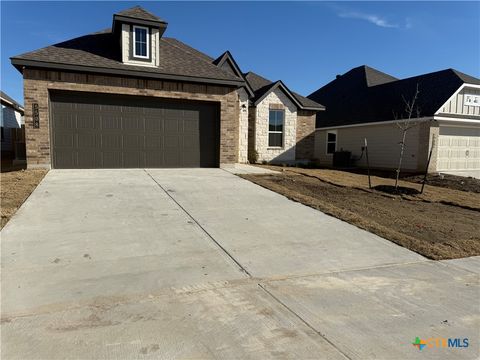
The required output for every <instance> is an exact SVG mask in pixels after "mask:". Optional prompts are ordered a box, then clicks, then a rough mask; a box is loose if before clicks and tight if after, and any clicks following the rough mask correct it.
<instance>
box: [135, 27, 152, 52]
mask: <svg viewBox="0 0 480 360" xmlns="http://www.w3.org/2000/svg"><path fill="white" fill-rule="evenodd" d="M133 56H134V57H139V58H144V59H148V57H149V54H148V28H146V27H141V26H134V27H133Z"/></svg>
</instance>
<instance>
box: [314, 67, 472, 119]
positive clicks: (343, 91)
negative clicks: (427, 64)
mask: <svg viewBox="0 0 480 360" xmlns="http://www.w3.org/2000/svg"><path fill="white" fill-rule="evenodd" d="M362 68H363V67H359V68H355V69H352V70H350V71H348V72H347V73H345V74H344V75H342V76H340V77H337V79H335V80H333V81H332V82H330V83H328V84H327V85H325V86H324V87H322V88H320V89H318V90H317V91H315V92H313V93H312V94H310V95H309V96H308V98H310V99H312V100H316V101H318V102H321V103H322V104H324V105H325V106H326V111H323V112H321V113H318V114H317V127H331V126H341V125H351V124H361V123H368V122H381V121H388V120H393V119H394V118H395V117H397V118H399V119H401V118H405V117H406V113H405V102H404V100H403V99H404V98H405V99H406V100H407V101H410V100H411V99H412V98H413V96H414V94H415V91H416V87H417V84H418V90H419V95H418V98H417V101H416V104H417V106H418V109H419V111H420V115H419V116H420V117H424V116H432V115H433V114H434V113H435V112H436V111H437V110H438V109H439V108H440V107H441V106H442V105H443V104H444V103H445V102H446V101H447V100H448V99H449V98H450V96H452V95H453V94H454V93H455V91H457V90H458V88H459V87H460V86H461V85H462V84H464V83H470V84H480V80H479V79H477V78H474V77H472V76H469V75H466V74H463V73H460V72H459V71H456V70H453V69H447V70H442V71H437V72H433V73H429V74H423V75H419V76H414V77H410V78H407V79H402V80H391V79H392V77H390V76H389V75H386V74H385V75H386V77H383V76H382V77H383V79H381V78H380V79H379V78H378V76H377V75H378V73H380V72H378V71H377V73H376V75H375V77H374V78H373V81H372V78H370V81H369V80H368V77H365V76H364V74H365V71H364V70H363V69H362ZM370 69H371V68H370ZM380 74H382V73H380ZM370 84H374V85H370Z"/></svg>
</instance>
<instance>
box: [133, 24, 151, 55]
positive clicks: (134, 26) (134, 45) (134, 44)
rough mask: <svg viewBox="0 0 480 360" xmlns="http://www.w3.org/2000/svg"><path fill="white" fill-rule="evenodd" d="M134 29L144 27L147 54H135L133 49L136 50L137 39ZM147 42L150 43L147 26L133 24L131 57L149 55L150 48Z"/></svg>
mask: <svg viewBox="0 0 480 360" xmlns="http://www.w3.org/2000/svg"><path fill="white" fill-rule="evenodd" d="M136 29H144V30H145V31H146V34H147V36H146V38H145V40H146V42H147V56H142V55H137V54H135V50H136V48H137V47H136V44H137V41H136V39H135V38H136V36H135V35H136V32H135V30H136ZM149 44H150V32H149V31H148V27H145V26H137V25H133V44H132V54H133V57H134V58H139V59H148V58H149V57H150V49H149V47H150V46H149Z"/></svg>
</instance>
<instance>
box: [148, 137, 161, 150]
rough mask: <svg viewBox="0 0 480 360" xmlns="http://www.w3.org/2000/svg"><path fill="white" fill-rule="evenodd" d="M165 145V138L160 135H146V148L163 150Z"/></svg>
mask: <svg viewBox="0 0 480 360" xmlns="http://www.w3.org/2000/svg"><path fill="white" fill-rule="evenodd" d="M162 145H163V139H162V137H161V136H158V135H154V134H153V135H146V136H145V148H146V149H157V150H161V149H162Z"/></svg>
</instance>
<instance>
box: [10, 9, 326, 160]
mask: <svg viewBox="0 0 480 360" xmlns="http://www.w3.org/2000/svg"><path fill="white" fill-rule="evenodd" d="M166 29H167V23H166V22H165V21H164V20H162V19H160V18H158V17H157V16H155V15H153V14H151V13H149V12H147V11H145V10H144V9H142V8H140V7H138V6H137V7H134V8H131V9H128V10H125V11H121V12H118V13H116V14H114V15H113V24H112V27H111V28H109V29H106V30H103V31H100V32H96V33H93V34H90V35H85V36H82V37H79V38H76V39H72V40H69V41H66V42H63V43H60V44H56V45H53V46H48V47H46V48H43V49H39V50H36V51H32V52H30V53H27V54H23V55H19V56H15V57H13V58H11V61H12V64H13V65H14V66H15V67H16V68H17V69H18V70H19V71H20V72H22V74H23V78H24V89H25V108H26V113H25V118H26V135H27V163H28V166H29V167H53V168H141V167H217V166H220V164H226V163H237V162H247V159H248V147H249V146H250V147H252V146H254V147H256V148H257V151H258V153H259V160H278V161H297V160H304V159H307V160H308V157H309V156H311V155H312V154H313V147H314V141H313V140H314V131H315V124H314V119H315V113H316V112H317V111H318V110H322V109H323V107H322V106H321V105H319V104H317V103H315V102H314V101H311V100H308V99H306V98H303V97H301V96H300V95H298V94H295V93H292V92H291V91H290V90H289V89H288V88H287V87H286V86H285V85H284V84H282V83H281V82H276V83H274V84H272V85H268V84H269V83H270V82H268V81H267V80H265V79H262V78H260V77H258V79H259V80H258V81H254V79H253V77H254V75H253V74H251V73H249V74H246V75H245V76H244V74H243V73H242V72H241V71H240V69H239V67H238V65H237V64H236V63H235V60H234V59H233V57H232V56H231V54H230V53H228V52H226V53H224V54H223V55H221V56H220V57H219V58H217V59H213V58H211V57H210V56H208V55H205V54H203V53H201V52H199V51H198V50H195V49H193V48H191V47H189V46H187V45H185V44H184V43H182V42H180V41H178V40H176V39H173V38H168V37H165V36H163V34H164V32H165V30H166ZM259 82H261V83H262V84H261V86H260V85H259ZM267 85H268V86H267ZM269 123H270V125H269ZM253 128H254V129H255V131H253V130H252V129H253ZM253 144H255V145H253ZM297 147H298V148H297Z"/></svg>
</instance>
